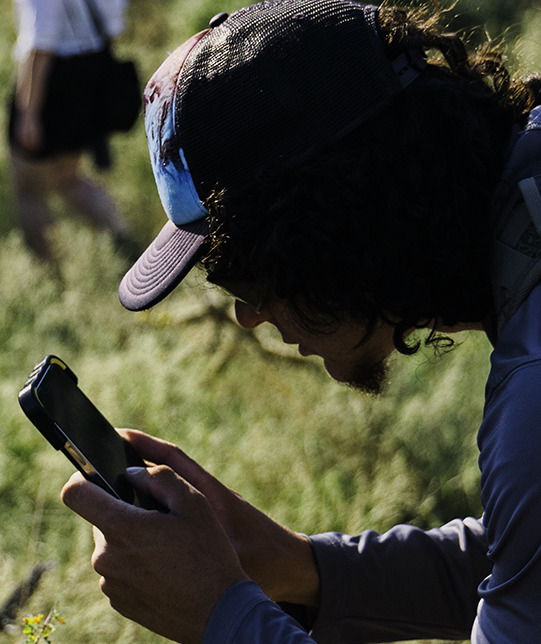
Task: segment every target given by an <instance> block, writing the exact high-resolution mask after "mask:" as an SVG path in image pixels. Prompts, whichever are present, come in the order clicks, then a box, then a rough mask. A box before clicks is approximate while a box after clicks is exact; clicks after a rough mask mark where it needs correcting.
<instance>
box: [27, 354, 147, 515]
mask: <svg viewBox="0 0 541 644" xmlns="http://www.w3.org/2000/svg"><path fill="white" fill-rule="evenodd" d="M36 395H37V397H38V399H39V402H40V403H41V405H42V406H43V407H44V408H45V410H46V411H47V412H48V414H49V416H50V417H51V418H52V420H53V421H54V423H55V425H56V426H57V428H58V429H59V430H60V432H61V433H62V434H63V435H64V436H65V437H66V444H65V445H64V449H65V450H66V451H67V452H68V453H69V454H70V456H71V457H72V459H74V460H75V461H76V462H77V464H78V465H79V466H80V467H81V468H82V469H83V470H84V471H85V473H86V474H87V475H88V478H90V479H91V480H95V479H96V478H98V479H104V480H105V481H106V483H107V484H108V485H109V486H111V487H112V488H113V490H115V492H116V493H117V494H118V496H119V497H120V498H121V499H123V500H124V501H127V502H128V503H134V502H135V498H134V490H133V488H132V487H131V485H129V483H128V482H127V481H126V480H125V477H124V472H125V470H126V467H129V466H130V465H144V463H143V461H142V459H141V458H140V457H139V455H138V454H137V453H136V452H135V450H134V449H133V448H132V447H131V445H130V444H129V443H128V442H127V441H125V440H124V439H123V438H122V437H121V436H120V435H119V434H118V433H117V431H116V430H115V429H114V427H113V426H112V425H111V423H109V421H108V420H107V419H106V418H105V417H104V416H103V415H102V414H101V413H100V412H99V411H98V409H97V408H96V407H95V406H94V405H93V404H92V403H91V402H90V400H89V399H88V398H87V397H86V396H85V395H84V393H83V392H82V391H81V390H80V389H79V387H78V386H77V384H76V382H75V381H74V380H73V379H72V378H71V377H70V376H69V374H68V373H66V371H65V370H64V369H62V368H61V367H59V366H58V365H55V364H50V365H49V366H48V368H47V369H46V371H45V373H44V375H43V377H42V378H41V380H40V381H39V382H38V383H37V385H36ZM85 461H86V462H85ZM96 482H97V483H98V484H100V483H102V481H100V480H96Z"/></svg>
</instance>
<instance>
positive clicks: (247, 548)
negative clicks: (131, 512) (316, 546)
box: [119, 430, 319, 606]
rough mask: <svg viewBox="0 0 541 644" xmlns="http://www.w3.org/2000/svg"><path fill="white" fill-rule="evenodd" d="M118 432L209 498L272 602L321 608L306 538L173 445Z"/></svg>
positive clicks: (147, 457)
mask: <svg viewBox="0 0 541 644" xmlns="http://www.w3.org/2000/svg"><path fill="white" fill-rule="evenodd" d="M119 431H120V433H121V434H122V435H123V436H124V438H126V439H127V440H128V441H129V442H130V443H131V444H132V446H133V447H134V449H135V450H136V451H137V452H138V453H139V454H140V456H141V457H142V458H143V459H145V460H147V461H149V462H152V463H160V464H164V465H167V466H169V467H170V468H171V469H172V470H173V471H175V472H176V473H177V474H178V475H180V476H181V477H182V479H184V480H186V481H188V482H189V483H190V484H191V485H192V486H193V487H194V488H195V489H197V490H199V492H201V494H203V495H204V496H205V497H206V499H207V501H208V503H209V504H210V506H211V507H212V509H213V511H214V514H215V516H216V517H217V519H218V520H219V521H220V523H221V525H222V527H223V529H224V531H225V533H226V534H227V536H228V538H229V540H230V542H231V544H232V545H233V547H234V548H235V551H236V553H237V556H238V557H239V559H240V562H241V564H242V567H243V569H244V571H245V572H246V573H247V574H248V575H249V577H250V578H251V579H253V580H254V581H256V582H257V583H258V584H259V585H260V586H261V588H262V589H263V591H264V592H265V593H266V594H267V595H268V596H269V597H270V598H271V599H273V600H274V601H287V602H291V603H297V604H304V605H306V606H317V605H318V593H319V576H318V572H317V568H316V565H315V561H314V557H313V553H312V547H311V545H310V543H309V541H308V539H307V538H306V537H305V536H303V535H300V534H297V533H295V532H292V531H290V530H288V529H287V528H284V527H282V526H280V525H278V524H277V523H276V522H274V521H273V520H271V519H270V518H269V517H268V516H266V515H265V514H263V513H262V512H260V511H259V510H257V509H256V508H255V507H254V506H252V505H250V504H249V503H248V502H247V501H245V500H244V499H243V498H242V497H241V496H239V495H238V494H236V493H235V492H233V491H232V490H230V489H228V488H227V487H226V486H224V485H223V484H222V483H220V482H219V481H218V480H217V479H215V478H214V477H213V476H211V475H210V474H209V473H208V472H206V471H205V470H204V469H203V468H202V467H201V466H200V465H198V464H197V463H196V462H195V461H193V460H192V459H190V458H189V457H188V456H187V455H186V454H184V452H182V451H181V450H180V449H179V448H178V447H176V446H175V445H173V444H172V443H167V442H165V441H161V440H159V439H156V438H154V437H152V436H149V435H147V434H143V433H142V432H138V431H135V430H119ZM134 482H135V481H132V483H134Z"/></svg>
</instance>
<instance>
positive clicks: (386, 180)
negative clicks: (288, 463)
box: [63, 0, 541, 644]
mask: <svg viewBox="0 0 541 644" xmlns="http://www.w3.org/2000/svg"><path fill="white" fill-rule="evenodd" d="M434 53H436V54H437V55H436V56H434V55H433V54H434ZM539 87H540V82H539V79H535V78H532V79H529V80H527V81H513V80H512V79H511V78H510V77H509V75H508V73H507V71H506V69H505V67H504V65H503V63H502V59H501V57H499V56H498V55H497V54H494V53H488V52H485V53H484V54H481V53H477V54H476V53H468V52H467V50H466V48H465V46H464V44H463V43H462V42H461V41H460V39H459V38H458V37H456V36H454V35H446V34H445V33H443V31H442V29H441V28H440V27H438V25H437V24H436V21H434V20H431V19H430V16H428V17H427V16H422V15H421V16H418V15H417V16H413V15H410V14H408V13H407V12H405V11H403V10H399V9H394V8H390V7H388V8H385V9H378V8H377V7H374V6H370V5H365V4H360V3H355V2H352V1H350V0H277V1H271V2H263V3H261V4H258V5H254V6H252V7H248V8H246V9H243V10H241V11H238V12H235V13H234V14H232V15H231V16H226V15H225V14H221V15H219V16H217V17H216V18H214V19H213V20H212V21H211V24H210V29H209V30H207V31H204V32H202V33H199V34H197V35H195V36H194V37H192V38H191V39H190V40H188V41H187V42H186V43H184V44H183V45H182V46H181V47H179V49H177V50H176V51H175V52H174V53H173V54H171V56H170V57H169V58H168V59H167V60H166V61H165V62H164V63H163V65H162V66H161V67H160V68H159V69H158V71H157V72H156V73H155V75H154V76H153V78H152V79H151V80H150V82H149V84H148V86H147V88H146V91H145V100H146V111H145V124H146V130H147V136H148V144H149V150H150V158H151V164H152V168H153V171H154V175H155V178H156V184H157V187H158V192H159V194H160V198H161V200H162V203H163V206H164V209H165V211H166V214H167V216H168V222H167V223H166V225H165V226H164V228H163V229H162V231H161V232H160V234H159V235H158V237H157V238H156V240H154V242H153V243H152V244H151V245H150V247H149V248H148V249H147V251H146V252H145V254H144V255H143V256H142V257H141V258H140V259H139V261H138V262H137V263H136V265H135V266H134V267H133V268H132V269H131V270H130V272H129V273H128V274H127V275H126V276H125V278H124V280H123V281H122V284H121V286H120V291H119V292H120V299H121V302H122V304H123V305H124V306H125V307H127V308H128V309H132V310H139V309H145V308H148V307H150V306H153V305H154V304H156V303H157V302H159V301H160V300H161V299H163V298H164V297H165V296H166V295H167V294H169V293H170V292H171V291H172V290H173V289H174V288H175V287H176V286H177V285H178V284H179V282H180V281H181V280H182V279H183V277H184V276H185V275H186V274H187V273H188V272H189V271H190V270H191V269H192V268H193V267H194V266H195V265H196V264H197V263H200V264H201V265H202V266H203V268H204V269H205V270H206V272H207V277H208V279H209V281H211V282H212V283H215V284H218V285H219V286H221V287H222V288H224V289H226V290H228V291H230V292H231V293H232V294H233V295H234V296H235V298H236V300H237V301H236V303H235V311H236V316H237V319H238V321H239V323H240V324H241V325H243V326H244V327H247V328H253V327H255V326H257V325H258V324H261V323H263V322H269V323H271V324H273V325H275V326H276V327H277V328H278V330H279V331H280V333H281V335H282V338H283V340H284V342H287V343H291V344H296V345H298V347H299V351H300V353H301V354H302V355H318V356H320V357H321V358H322V359H323V362H324V365H325V368H326V369H327V371H328V373H329V374H330V375H331V376H332V377H333V378H335V379H336V380H338V381H340V382H347V383H350V384H352V385H354V386H356V387H358V388H359V389H360V390H363V391H368V392H372V393H378V392H379V391H380V390H381V387H382V385H383V382H384V379H385V361H386V358H387V357H388V356H389V354H390V353H391V352H392V351H393V350H394V349H397V350H399V351H401V352H402V353H414V352H415V351H416V350H417V348H418V345H417V344H415V342H414V341H413V340H411V332H412V331H413V330H416V329H427V337H426V340H425V342H426V343H428V344H433V345H435V346H437V345H438V344H440V343H447V344H448V343H450V342H452V339H451V338H452V333H453V332H455V331H458V330H464V329H473V330H479V331H482V332H485V333H487V334H488V336H489V338H490V340H491V342H492V343H493V345H494V352H493V355H492V369H491V373H490V376H489V379H488V382H487V388H486V391H487V395H486V403H485V413H484V419H483V423H482V425H481V427H480V430H479V434H478V443H479V448H480V467H481V472H482V480H481V486H482V502H483V506H484V510H485V512H484V515H483V517H482V518H481V519H475V518H466V519H456V520H454V521H452V522H450V523H449V524H447V525H445V526H442V527H441V528H437V529H433V530H429V531H426V532H425V531H421V530H419V529H417V528H415V527H413V526H396V527H395V528H393V529H392V530H390V531H389V532H387V533H385V534H383V535H381V534H377V533H375V532H373V531H366V532H363V533H361V534H360V535H354V536H353V535H345V534H338V533H325V534H320V535H314V536H311V537H306V536H304V535H301V534H297V533H293V532H291V531H289V530H287V529H286V528H284V527H282V526H279V525H277V524H276V523H274V522H273V521H271V520H270V519H269V518H268V517H266V516H265V515H263V514H262V513H261V512H259V511H258V510H257V509H256V508H254V507H252V506H250V505H249V504H248V503H246V502H245V501H244V500H243V499H242V498H241V497H239V496H237V495H235V494H234V493H233V492H231V491H230V490H228V489H227V488H225V487H224V486H223V485H222V484H220V483H219V482H218V481H217V480H216V479H214V478H213V477H212V476H210V475H209V474H208V473H207V472H205V471H204V470H203V469H202V468H201V467H200V466H199V465H198V464H196V463H195V462H193V461H191V460H190V459H189V458H188V457H187V456H186V455H185V454H183V453H182V452H181V451H180V450H179V449H178V448H176V447H175V446H173V445H170V444H168V443H164V442H162V441H159V440H158V439H155V438H152V437H150V436H147V435H145V434H142V433H140V432H135V431H128V430H125V431H124V435H125V436H126V438H127V439H128V440H129V441H130V442H131V443H132V444H133V446H134V447H135V449H136V450H137V451H138V452H139V453H140V454H141V455H142V456H143V457H144V458H145V459H146V460H147V461H149V462H151V463H156V464H157V465H156V466H152V467H149V468H148V469H146V470H135V471H128V474H127V475H128V477H129V479H130V481H131V482H132V483H133V485H135V486H137V487H141V488H143V489H145V490H146V491H148V492H150V493H151V494H152V495H153V496H155V497H156V498H157V499H158V500H159V501H160V502H161V503H162V504H163V505H164V506H166V507H167V508H169V513H168V514H165V513H159V512H155V511H154V512H148V511H146V510H142V509H140V508H134V507H132V506H129V505H127V504H125V503H122V502H121V501H118V500H116V499H113V498H110V497H109V496H108V495H107V494H106V493H105V492H103V491H102V490H101V489H99V488H98V487H97V486H94V485H92V484H91V483H88V482H86V481H84V480H83V479H82V477H80V476H78V475H74V477H73V478H72V480H71V481H70V482H69V483H68V484H67V486H66V487H65V488H64V491H63V498H64V501H65V502H66V503H67V504H68V505H69V506H70V507H71V508H73V509H74V510H75V511H76V512H78V513H79V514H81V516H83V517H84V518H86V519H87V520H89V521H90V522H91V523H93V524H94V525H95V526H96V527H97V528H98V530H97V531H96V536H95V539H96V549H95V553H94V557H93V564H94V567H95V569H96V571H97V572H98V573H99V574H100V575H101V576H102V579H101V583H102V590H103V591H104V592H105V594H106V595H107V596H108V597H109V599H110V601H111V604H112V606H113V607H114V608H116V609H117V610H118V611H119V612H121V613H122V614H124V615H125V616H127V617H129V618H131V619H133V620H135V621H137V622H139V623H141V624H143V625H144V626H146V627H147V628H150V629H151V630H153V631H155V632H157V633H160V634H162V635H164V636H165V637H168V638H170V639H172V640H174V641H178V642H184V643H185V644H186V643H192V642H194V643H195V642H204V643H205V644H211V643H212V644H219V643H222V642H224V643H225V642H227V643H231V644H233V643H234V644H244V643H246V644H254V643H258V644H259V643H261V644H267V643H268V644H271V643H272V644H274V643H281V644H283V643H284V642H287V643H288V644H289V643H303V644H304V643H309V642H314V641H316V642H319V643H320V644H321V643H333V644H335V643H342V642H343V643H346V642H348V643H349V642H351V643H353V642H355V643H357V642H384V641H394V640H407V639H414V638H446V639H466V638H471V640H472V642H475V643H476V644H484V643H487V642H490V643H497V644H501V643H503V642H517V643H519V642H520V643H524V642H536V641H538V640H539V637H540V633H541V611H539V603H540V601H541V596H540V592H541V591H540V589H541V521H540V520H539V517H540V516H541V477H539V474H538V471H539V465H538V464H539V462H541V432H540V431H539V418H541V396H540V395H539V394H540V385H539V384H538V383H540V382H541V335H540V334H539V330H538V329H539V315H540V311H541V286H539V282H540V280H541V260H540V259H539V258H540V257H541V238H540V233H541V195H540V186H541V108H540V107H535V106H536V105H539V104H540V103H541V92H540V89H539ZM275 602H277V603H275Z"/></svg>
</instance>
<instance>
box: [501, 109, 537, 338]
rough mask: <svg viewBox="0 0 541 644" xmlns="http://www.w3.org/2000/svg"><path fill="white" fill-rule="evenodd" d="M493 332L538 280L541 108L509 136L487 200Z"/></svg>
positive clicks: (508, 316)
mask: <svg viewBox="0 0 541 644" xmlns="http://www.w3.org/2000/svg"><path fill="white" fill-rule="evenodd" d="M493 221H494V237H495V238H494V246H493V253H492V265H491V276H492V287H493V295H494V299H495V304H496V316H497V329H495V332H496V334H497V333H499V331H500V330H501V329H502V328H503V326H504V325H505V324H506V323H507V321H508V320H509V319H510V318H511V317H512V316H513V314H514V313H515V312H516V311H517V309H518V308H519V306H520V305H521V304H522V302H524V300H525V299H526V298H527V297H528V295H529V294H530V292H531V290H532V289H533V288H534V286H536V285H537V284H539V283H540V282H541V106H538V107H536V108H535V109H533V110H532V112H531V114H530V119H529V121H528V124H527V125H526V127H525V128H524V129H523V130H520V131H519V130H518V129H517V132H516V134H515V144H514V146H513V148H512V151H511V155H510V158H509V163H508V165H507V168H506V170H505V172H504V174H503V176H502V179H501V181H500V183H499V185H498V188H497V190H496V193H495V196H494V201H493Z"/></svg>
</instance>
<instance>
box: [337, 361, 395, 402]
mask: <svg viewBox="0 0 541 644" xmlns="http://www.w3.org/2000/svg"><path fill="white" fill-rule="evenodd" d="M388 373H389V368H388V364H387V360H380V361H379V362H373V363H370V364H359V365H357V367H356V368H355V369H354V370H353V371H352V373H351V374H350V375H349V376H348V378H347V379H346V380H345V381H344V384H345V385H347V386H348V387H351V388H352V389H355V390H356V391H360V392H361V393H364V394H368V395H371V396H379V395H381V394H382V393H383V391H384V389H385V385H386V384H387V377H388Z"/></svg>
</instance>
